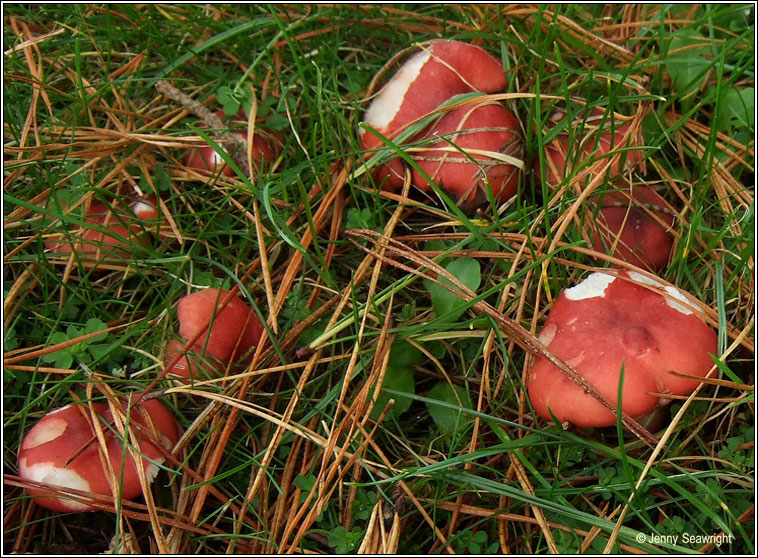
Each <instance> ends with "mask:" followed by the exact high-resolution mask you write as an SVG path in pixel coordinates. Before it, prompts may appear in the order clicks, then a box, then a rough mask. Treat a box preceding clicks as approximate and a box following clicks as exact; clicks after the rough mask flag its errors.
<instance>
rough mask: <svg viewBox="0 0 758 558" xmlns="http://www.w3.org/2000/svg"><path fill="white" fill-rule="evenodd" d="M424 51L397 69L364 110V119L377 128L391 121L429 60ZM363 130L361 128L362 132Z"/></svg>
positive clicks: (379, 128) (380, 128)
mask: <svg viewBox="0 0 758 558" xmlns="http://www.w3.org/2000/svg"><path fill="white" fill-rule="evenodd" d="M429 57H430V55H429V53H428V52H426V51H421V52H417V53H416V54H414V55H413V56H411V57H410V58H409V59H408V61H407V62H406V63H405V64H403V66H402V67H401V68H400V69H399V70H398V72H397V73H396V74H395V75H394V76H393V78H392V79H391V80H390V81H389V82H388V83H387V85H385V86H384V88H382V90H381V91H380V92H379V94H378V95H377V96H376V98H375V99H374V100H373V102H372V103H371V105H370V106H369V107H368V110H367V111H366V116H365V118H364V121H365V122H366V124H369V125H370V126H372V127H373V128H376V129H377V130H383V129H384V128H386V127H387V125H388V124H389V123H390V122H392V120H393V119H394V118H395V115H396V114H397V113H398V111H399V110H400V107H401V106H402V105H403V101H404V100H405V94H406V93H407V92H408V89H409V88H410V86H411V85H412V84H413V82H414V81H416V78H417V77H418V75H419V74H420V73H421V68H423V67H424V64H426V62H427V61H428V60H429ZM364 132H365V130H363V129H362V130H361V133H364Z"/></svg>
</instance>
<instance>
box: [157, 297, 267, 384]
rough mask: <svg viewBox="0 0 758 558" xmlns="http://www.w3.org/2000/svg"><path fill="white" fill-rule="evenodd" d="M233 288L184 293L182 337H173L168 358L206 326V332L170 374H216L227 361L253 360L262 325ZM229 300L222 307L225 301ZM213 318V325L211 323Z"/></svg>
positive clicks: (180, 316)
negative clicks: (231, 290)
mask: <svg viewBox="0 0 758 558" xmlns="http://www.w3.org/2000/svg"><path fill="white" fill-rule="evenodd" d="M229 296H230V291H225V290H219V289H213V288H211V289H205V290H202V291H198V292H196V293H192V294H190V295H187V296H185V297H184V298H182V299H181V300H180V301H179V304H178V306H177V317H178V319H179V334H180V335H181V337H182V339H183V340H181V341H180V340H172V341H170V342H169V344H168V346H167V347H166V355H165V358H166V360H167V361H170V360H172V359H173V357H174V356H175V355H176V353H177V352H182V349H183V348H184V346H185V345H186V343H187V342H189V340H190V339H193V338H194V337H195V336H196V335H198V333H200V332H201V330H203V329H204V328H205V327H206V326H207V330H206V331H205V333H200V337H198V338H197V340H196V341H195V342H194V344H193V345H192V348H191V349H190V350H189V351H187V353H186V354H183V355H182V356H181V357H180V358H179V360H178V361H177V363H176V364H175V365H174V366H173V367H172V368H171V370H170V371H169V373H171V374H173V375H175V376H181V377H184V378H190V377H194V378H197V377H199V376H201V375H209V376H216V375H218V373H219V371H220V370H221V369H222V368H223V366H224V365H225V364H226V363H228V362H235V361H237V360H238V359H240V358H243V362H244V363H249V362H250V360H251V359H252V354H251V353H252V349H253V348H254V347H256V346H257V345H258V342H259V341H260V339H261V335H262V334H263V324H262V323H261V320H260V318H258V315H257V314H256V313H255V311H254V310H253V309H252V308H250V307H249V306H248V305H247V304H245V303H244V302H243V301H242V299H240V298H238V297H236V296H233V295H232V296H231V298H229ZM226 299H229V302H228V303H227V304H226V306H224V307H223V308H220V305H221V304H222V303H223V301H224V300H226ZM209 320H210V325H208V323H209Z"/></svg>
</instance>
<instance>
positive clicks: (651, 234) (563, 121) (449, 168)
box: [18, 40, 717, 511]
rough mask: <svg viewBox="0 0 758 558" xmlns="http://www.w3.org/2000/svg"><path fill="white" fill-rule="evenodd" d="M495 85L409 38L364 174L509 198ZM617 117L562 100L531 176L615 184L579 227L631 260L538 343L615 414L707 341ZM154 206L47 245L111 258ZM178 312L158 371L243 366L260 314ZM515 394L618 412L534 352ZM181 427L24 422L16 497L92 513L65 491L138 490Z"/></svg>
mask: <svg viewBox="0 0 758 558" xmlns="http://www.w3.org/2000/svg"><path fill="white" fill-rule="evenodd" d="M506 85H507V83H506V79H505V73H504V70H503V66H502V64H501V63H500V61H499V60H498V59H496V58H495V57H493V56H492V55H491V54H489V53H488V52H487V51H486V50H484V49H483V48H481V47H478V46H474V45H471V44H468V43H464V42H460V41H449V40H435V41H431V42H428V43H425V44H423V45H418V46H417V48H416V52H414V53H413V54H412V55H411V56H410V57H409V58H408V59H407V60H406V61H405V63H404V64H402V66H401V67H400V68H399V70H398V71H397V72H396V73H395V74H394V76H393V77H392V78H391V79H389V80H388V81H387V83H386V84H385V85H384V87H383V88H382V89H381V90H380V91H379V92H378V93H377V94H376V95H375V97H374V98H373V100H372V102H371V103H370V105H369V106H368V108H367V110H366V113H365V116H364V120H363V124H362V126H361V128H360V131H359V135H360V141H361V145H362V147H363V148H364V149H365V150H366V155H367V157H368V159H367V161H368V164H369V165H370V166H371V168H372V175H373V179H374V181H375V182H376V184H377V185H378V186H380V187H381V188H382V189H383V190H386V191H390V192H396V191H398V190H400V189H402V190H403V191H404V192H405V191H408V190H409V189H410V187H411V186H412V187H413V188H415V189H416V190H417V191H419V192H424V193H427V194H429V193H430V192H436V193H440V192H444V193H445V194H446V195H447V196H449V197H450V198H451V199H452V200H453V201H455V202H457V203H458V205H459V206H460V207H461V209H463V210H464V211H471V210H473V209H476V208H480V207H481V206H483V205H484V204H487V203H491V202H495V203H496V204H499V203H504V202H507V201H508V200H509V199H511V198H512V197H513V196H515V195H516V193H517V191H518V186H519V182H520V179H521V176H522V175H523V171H524V170H525V165H524V140H523V133H522V129H521V123H520V121H519V119H518V117H517V116H516V115H515V114H514V113H513V112H512V111H511V110H509V109H508V108H506V107H505V105H504V104H503V103H502V102H501V101H502V99H503V98H504V96H502V95H501V96H499V94H500V93H502V92H503V91H505V89H506ZM219 115H221V113H219ZM617 118H620V117H618V116H617V115H614V114H612V113H610V112H606V111H603V110H600V109H597V108H596V109H592V110H588V111H583V112H582V111H580V112H579V113H577V114H576V115H572V120H571V122H568V121H567V119H568V113H567V112H566V111H563V110H557V111H555V112H554V113H553V114H552V115H551V116H550V118H549V119H548V127H549V128H550V127H554V126H561V131H560V133H558V134H556V135H554V136H553V138H552V139H551V140H550V141H549V142H547V143H546V145H545V153H544V155H545V157H544V158H543V159H542V161H540V160H539V159H538V160H536V162H535V164H534V166H533V172H534V174H535V176H536V177H537V179H538V180H539V181H540V184H543V183H544V185H545V186H546V188H547V189H548V190H549V191H554V190H555V189H557V188H565V187H569V186H571V185H575V184H578V181H577V177H582V176H584V178H586V179H587V180H593V178H596V175H595V174H593V173H596V172H598V171H597V170H596V169H597V168H600V165H598V164H596V163H597V161H598V160H600V161H606V162H607V164H605V165H604V166H602V169H603V172H604V173H605V177H604V178H605V180H606V181H607V182H608V183H610V184H612V186H611V187H610V189H608V190H607V191H605V192H604V193H602V194H598V195H593V196H591V197H590V198H588V199H589V201H591V203H592V204H594V211H595V213H596V220H595V224H596V226H594V227H593V228H592V229H591V230H590V231H589V237H590V239H591V242H592V246H593V248H594V249H595V250H596V251H597V252H604V253H607V254H611V255H612V256H613V257H615V258H617V259H618V260H625V261H626V262H628V264H629V266H630V269H629V270H621V269H607V270H604V271H602V272H595V273H592V274H591V275H589V276H588V277H587V278H586V279H585V280H584V281H583V282H581V283H579V284H578V285H576V286H574V287H571V288H568V289H565V290H564V291H563V292H562V293H561V294H560V296H559V297H558V298H557V299H556V301H555V302H554V304H553V305H552V307H551V309H550V312H549V315H548V316H547V318H546V320H545V322H544V325H543V327H542V331H541V332H540V334H539V340H540V342H541V343H542V345H543V346H544V347H545V348H546V349H547V350H549V351H550V352H551V353H552V354H554V355H555V356H557V357H558V358H560V359H561V360H562V361H563V362H564V363H566V364H567V365H569V366H571V367H572V368H573V369H574V370H575V371H576V372H577V373H578V374H579V375H581V376H582V377H583V378H584V379H585V380H586V381H587V382H589V383H590V384H591V385H592V386H593V387H594V388H595V389H596V390H597V392H599V393H600V394H601V395H602V396H603V397H605V398H606V399H607V400H608V401H610V402H611V403H613V404H615V405H616V406H617V408H619V407H620V408H621V409H622V410H623V412H624V413H626V414H628V415H629V416H632V417H641V416H643V415H645V414H647V413H649V412H651V411H653V410H654V409H656V408H657V407H659V406H661V405H663V404H665V403H667V402H668V401H669V398H670V397H671V396H672V395H685V394H688V393H690V392H691V391H692V390H693V389H694V388H695V387H696V386H697V384H698V381H697V380H698V378H701V377H703V376H705V375H706V374H708V372H709V371H710V370H711V368H712V365H713V361H712V358H711V355H715V354H716V353H717V338H716V334H715V332H714V331H713V330H712V329H711V328H710V327H709V326H707V325H706V324H705V323H704V322H703V321H702V320H701V319H700V318H699V317H698V312H697V302H696V301H694V300H692V299H690V298H689V297H688V296H687V295H686V294H685V293H683V292H681V291H680V290H678V289H676V288H675V287H672V286H670V285H667V284H666V283H665V282H664V281H663V280H662V279H659V278H656V276H655V275H653V274H652V273H651V272H654V271H657V270H660V269H661V268H663V267H664V266H665V265H666V264H667V263H668V261H669V259H670V257H671V251H672V246H673V241H672V238H671V235H670V234H669V230H670V229H671V228H672V227H673V226H674V219H673V211H672V210H671V208H670V206H669V205H668V203H667V202H666V200H665V199H663V198H662V197H661V196H660V195H659V194H657V193H656V192H655V191H654V190H652V189H650V188H648V187H637V186H634V187H633V186H629V185H627V184H625V183H624V182H623V175H624V173H625V172H626V171H628V170H631V169H633V168H634V167H635V166H636V165H638V164H640V162H641V161H642V151H641V150H640V146H641V143H642V142H641V138H640V137H639V134H638V133H634V132H633V130H631V127H630V125H629V124H628V123H624V122H623V118H621V120H622V121H621V122H617V121H616V120H617ZM236 119H238V120H239V119H240V116H239V115H238V117H236ZM237 134H238V137H239V139H240V140H241V143H242V144H243V145H245V144H246V143H247V144H248V145H250V147H249V148H250V149H251V151H250V158H251V159H252V160H255V159H264V160H271V159H273V158H274V157H276V156H277V148H276V146H275V145H274V144H272V143H267V142H266V141H264V140H263V139H259V140H256V141H254V142H253V143H252V144H249V140H250V139H251V138H249V137H247V136H248V134H247V133H246V132H244V131H242V132H237ZM256 137H258V136H256ZM262 138H264V139H265V134H264V136H262ZM278 140H280V138H279V139H278ZM619 153H620V155H619ZM184 162H185V164H187V165H188V166H193V167H194V168H195V169H197V170H198V171H200V172H206V173H207V172H211V173H223V174H226V175H230V174H231V169H229V168H228V167H227V166H226V164H225V163H224V161H223V159H222V158H220V157H219V156H218V153H217V152H216V151H215V149H213V148H211V147H210V146H207V147H202V148H196V149H194V150H192V151H191V152H189V153H188V154H187V155H186V157H185V159H184ZM542 165H544V166H542ZM158 206H159V200H157V199H156V198H154V197H148V198H144V199H138V200H134V201H133V202H132V203H131V204H130V205H128V206H120V205H119V206H117V205H114V206H112V207H108V206H107V205H106V204H104V203H102V202H92V203H90V205H89V207H88V210H87V213H86V215H87V216H86V225H87V226H85V227H77V228H75V229H72V230H71V231H69V232H68V233H66V234H65V235H64V234H61V233H58V234H56V235H54V236H52V237H50V238H49V239H48V240H47V243H46V247H47V249H48V251H49V252H51V253H53V252H54V253H58V254H62V255H67V256H70V257H77V258H78V259H79V261H80V262H81V263H82V264H83V265H85V267H87V268H94V267H95V266H96V265H97V264H98V263H100V262H102V261H108V260H109V259H121V260H123V259H124V258H128V257H129V256H130V254H131V253H132V250H131V249H132V247H133V246H135V245H140V244H142V243H143V242H144V234H143V233H144V232H145V231H147V230H150V227H149V226H146V224H149V223H151V222H152V221H154V220H155V219H157V217H158ZM635 268H640V271H635V270H634V269H635ZM177 315H178V320H179V330H178V333H179V336H178V337H177V338H176V339H173V340H171V341H169V343H168V345H167V347H166V349H165V352H164V354H165V357H164V358H165V361H166V363H167V366H166V369H165V370H166V372H165V373H166V374H168V375H169V377H173V378H175V379H176V380H177V381H180V382H189V381H194V380H198V379H205V378H209V377H214V376H218V375H220V374H222V373H225V372H229V371H231V370H233V369H234V368H235V367H244V366H245V365H247V364H249V363H250V362H251V357H252V352H253V350H254V348H255V347H256V346H257V345H258V343H259V342H260V339H261V336H262V334H263V331H264V327H263V324H262V322H261V320H260V319H259V317H258V315H257V313H256V312H255V311H254V310H253V309H252V308H250V307H249V306H248V305H247V304H246V303H245V302H244V301H242V300H241V299H240V298H238V297H237V296H236V294H235V293H234V292H232V291H227V290H219V289H212V288H209V289H205V290H202V291H198V292H195V293H192V294H190V295H188V296H186V297H184V298H183V299H181V300H180V301H179V303H178V306H177ZM622 370H623V384H622V386H621V388H622V389H621V393H622V401H621V403H619V401H618V394H619V383H620V382H621V378H622ZM672 372H675V373H672ZM527 389H528V393H529V397H530V400H531V402H532V406H533V407H534V409H535V411H536V412H537V414H538V415H540V416H541V417H543V418H544V419H547V420H554V419H555V420H557V421H559V422H560V423H570V424H573V425H575V426H579V427H590V426H592V427H599V426H608V425H612V424H615V422H616V413H614V412H612V411H611V410H609V409H608V408H607V407H606V406H604V405H603V404H602V403H601V402H600V401H598V399H597V398H596V397H595V396H594V395H592V394H590V393H587V392H586V391H585V390H584V389H583V388H582V387H581V386H579V385H578V384H576V383H574V382H573V381H572V380H571V379H569V378H568V377H567V376H566V375H564V373H563V372H562V371H561V370H559V369H558V368H557V367H556V366H555V364H553V362H552V361H551V360H550V359H548V358H546V357H545V356H544V355H543V356H539V357H538V358H537V359H536V361H535V364H534V366H533V368H532V369H531V371H530V373H529V375H528V378H527ZM127 416H128V417H129V418H128V421H127V420H126V417H127ZM179 436H180V430H179V427H178V424H177V422H176V421H175V419H174V418H173V417H172V416H171V414H170V412H169V411H168V410H167V409H166V408H165V407H164V406H163V405H162V404H161V403H159V402H157V401H155V400H143V401H140V402H139V403H138V404H136V405H134V406H130V405H129V404H128V402H127V401H116V402H110V404H109V405H105V404H101V403H91V404H89V405H84V404H72V405H69V406H66V407H63V408H62V409H58V410H56V411H53V412H51V413H49V414H48V415H46V416H45V417H43V418H42V419H41V420H40V421H39V422H38V423H37V424H36V425H35V426H34V427H33V428H32V429H31V430H30V431H29V433H28V434H27V436H26V438H25V439H24V440H23V442H22V444H21V448H20V451H19V455H18V464H19V474H20V475H21V476H22V477H24V478H25V479H28V480H29V481H31V484H32V485H33V487H32V488H30V489H29V490H28V492H29V494H31V495H33V496H35V497H36V498H35V501H36V502H37V503H39V504H40V505H42V506H45V507H47V508H50V509H52V510H57V511H84V510H92V509H98V507H97V506H96V505H95V504H90V503H87V501H86V499H82V498H81V497H79V498H76V497H73V496H76V495H77V494H78V495H79V496H81V495H82V494H84V493H90V494H96V495H101V496H106V497H121V498H124V499H132V498H135V497H137V496H138V495H140V494H141V493H142V492H143V489H144V488H145V484H149V482H150V480H151V479H152V478H153V477H154V476H155V475H156V474H157V472H158V469H159V467H160V465H161V463H163V461H164V459H165V458H166V455H167V454H168V453H170V452H171V449H172V447H173V446H174V445H175V444H176V443H177V440H178V439H179ZM125 441H127V442H128V443H126V444H125V443H124V442H125ZM127 447H128V448H129V449H128V450H127V449H125V448H127ZM122 463H123V467H122ZM105 471H108V472H107V473H106V472H105ZM117 479H121V481H120V482H119V481H118V480H117ZM50 485H54V486H56V487H57V488H55V489H54V490H53V489H51V488H50Z"/></svg>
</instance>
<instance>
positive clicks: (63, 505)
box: [18, 400, 179, 512]
mask: <svg viewBox="0 0 758 558" xmlns="http://www.w3.org/2000/svg"><path fill="white" fill-rule="evenodd" d="M91 407H92V410H93V411H94V412H95V415H96V416H97V420H99V421H100V422H101V426H102V430H103V432H104V436H105V446H106V448H107V456H106V454H105V453H103V452H102V451H101V450H102V447H101V445H100V443H99V441H98V439H97V438H96V437H95V436H96V430H95V429H94V428H93V425H92V423H91V420H92V415H91V414H90V411H89V408H88V406H86V405H79V404H76V405H67V406H65V407H62V408H60V409H56V410H55V411H51V412H50V413H48V414H46V415H45V416H44V417H42V419H40V421H39V422H38V423H37V424H35V425H34V426H33V427H32V429H31V430H29V432H28V433H27V435H26V436H25V437H24V439H23V441H22V442H21V447H20V449H19V453H18V474H19V476H20V477H21V478H23V479H26V480H32V481H36V482H42V483H47V484H51V485H56V486H59V487H61V488H72V489H76V490H82V491H85V492H90V493H93V494H99V495H102V496H111V495H112V494H113V492H112V490H111V483H109V481H108V478H109V474H108V473H107V472H106V471H107V469H106V470H104V469H103V465H104V463H106V462H107V461H110V464H111V466H112V467H113V472H114V475H115V476H114V479H115V480H114V485H115V486H120V495H121V498H123V499H125V500H132V499H134V498H136V497H137V496H139V495H140V494H141V493H142V486H141V484H140V481H139V475H138V472H137V466H136V464H135V462H134V459H133V458H132V455H131V454H130V453H128V452H127V453H126V455H125V456H124V451H125V450H124V448H123V445H122V440H121V438H120V437H119V436H117V435H115V434H114V428H113V427H112V426H111V425H113V414H112V412H111V410H110V408H109V407H108V405H106V404H103V403H92V404H91ZM122 409H125V405H124V404H123V402H122ZM130 421H131V425H132V426H131V428H132V430H133V432H134V433H135V435H136V438H137V439H138V440H139V448H135V449H136V450H137V451H138V452H139V453H140V454H142V455H143V456H144V457H143V458H142V462H143V465H144V467H145V474H146V476H147V479H148V482H151V481H152V480H153V479H154V478H155V476H156V475H157V474H158V465H156V463H162V462H163V461H164V459H165V458H164V451H170V450H171V449H172V448H173V446H174V444H176V442H177V440H178V439H179V426H178V424H177V423H176V421H175V420H174V417H173V416H172V415H171V413H170V412H169V411H168V410H167V409H166V407H164V406H163V405H162V404H161V403H159V402H158V401H156V400H149V401H143V402H142V403H139V404H138V405H136V406H135V407H134V408H133V409H132V411H131V412H130ZM150 439H152V440H155V441H156V442H158V444H159V445H160V446H162V449H161V448H160V447H158V446H156V445H155V444H154V443H153V442H152V441H150ZM106 457H107V460H106V459H105V458H106ZM122 459H125V461H124V464H125V466H124V468H123V471H122V467H121V463H122ZM151 461H153V462H155V463H153V462H151ZM122 474H123V479H121V476H122ZM26 491H27V493H28V494H29V495H30V496H33V497H34V502H35V503H37V504H39V505H40V506H42V507H44V508H47V509H50V510H53V511H59V512H80V511H94V510H96V509H98V508H97V507H95V506H91V505H88V504H86V503H83V502H79V501H78V500H73V499H68V498H66V497H65V496H62V495H56V493H55V492H54V491H49V490H45V489H43V488H31V487H30V488H27V489H26Z"/></svg>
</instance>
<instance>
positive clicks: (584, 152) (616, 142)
mask: <svg viewBox="0 0 758 558" xmlns="http://www.w3.org/2000/svg"><path fill="white" fill-rule="evenodd" d="M566 116H567V114H566V112H565V111H563V110H556V111H554V112H553V113H552V114H551V115H550V117H549V118H548V123H547V125H548V128H552V127H554V126H555V125H556V124H557V123H559V122H561V121H562V120H563V119H564V118H566ZM570 125H571V126H573V128H574V130H572V131H571V132H568V131H567V132H562V133H560V134H558V135H557V136H555V137H554V138H553V139H552V140H550V141H549V142H547V143H546V144H545V146H544V149H545V152H544V159H545V167H546V170H547V178H546V181H545V182H546V183H547V185H548V187H549V188H550V189H554V188H556V187H557V186H558V185H559V184H560V183H561V182H562V181H563V180H564V179H565V178H566V177H568V176H572V175H573V174H574V173H575V172H580V171H581V169H583V168H585V167H587V166H589V165H590V164H592V163H593V162H594V161H607V159H608V158H607V157H606V156H607V155H608V154H609V153H611V151H612V150H614V151H615V150H619V149H624V148H627V147H632V148H633V147H639V146H640V145H642V143H643V142H642V135H641V132H638V133H636V134H632V133H631V132H630V128H631V124H630V123H626V124H621V123H619V122H618V121H612V118H611V115H610V114H608V115H607V116H606V114H605V113H604V112H603V111H602V110H601V109H598V108H596V109H594V110H592V112H591V113H590V115H589V116H587V117H585V116H583V115H580V116H579V117H577V118H576V119H575V120H574V121H573V122H571V123H570ZM575 146H577V147H575ZM642 156H643V154H642V151H641V150H640V149H629V150H627V151H626V152H625V153H624V154H623V155H621V156H620V158H619V159H618V161H617V162H614V163H613V164H612V165H611V167H610V169H609V177H610V178H613V177H616V176H619V175H620V174H621V172H622V171H623V170H624V169H627V170H628V169H632V168H634V167H635V166H636V165H638V164H639V163H640V162H641V161H642ZM622 162H623V167H621V168H620V167H619V163H622ZM534 172H535V175H536V176H537V180H542V169H541V167H540V161H539V157H537V158H536V159H535V161H534Z"/></svg>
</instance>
